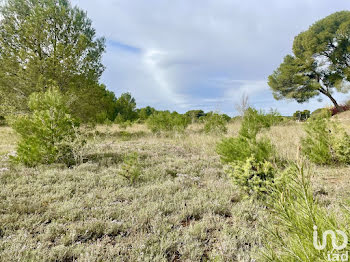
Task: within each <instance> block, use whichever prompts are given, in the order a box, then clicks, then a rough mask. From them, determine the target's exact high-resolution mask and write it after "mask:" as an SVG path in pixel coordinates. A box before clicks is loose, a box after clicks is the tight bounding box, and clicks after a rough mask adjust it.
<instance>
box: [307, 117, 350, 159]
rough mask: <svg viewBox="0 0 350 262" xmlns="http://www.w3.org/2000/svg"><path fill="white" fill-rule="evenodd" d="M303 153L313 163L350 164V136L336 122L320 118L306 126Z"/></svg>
mask: <svg viewBox="0 0 350 262" xmlns="http://www.w3.org/2000/svg"><path fill="white" fill-rule="evenodd" d="M304 129H305V132H306V137H305V138H304V139H302V141H301V144H302V152H303V154H304V155H305V156H306V157H308V158H309V159H310V161H312V162H313V163H316V164H320V165H330V164H333V163H342V164H349V163H350V155H349V153H350V149H349V148H350V136H349V135H348V134H347V133H346V132H345V130H344V129H343V128H341V127H340V126H339V125H338V124H337V123H336V122H331V121H330V120H329V119H325V118H319V119H314V120H311V121H308V122H307V123H306V124H305V127H304Z"/></svg>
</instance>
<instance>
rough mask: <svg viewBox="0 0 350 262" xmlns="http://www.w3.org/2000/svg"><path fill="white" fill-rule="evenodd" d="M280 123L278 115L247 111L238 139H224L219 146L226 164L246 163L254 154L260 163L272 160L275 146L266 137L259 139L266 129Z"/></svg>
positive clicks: (219, 151) (220, 153)
mask: <svg viewBox="0 0 350 262" xmlns="http://www.w3.org/2000/svg"><path fill="white" fill-rule="evenodd" d="M277 122H279V117H278V116H277V114H276V113H272V114H264V113H262V112H258V111H257V110H255V109H252V108H249V109H247V110H246V112H245V115H244V117H243V120H242V124H241V128H240V130H239V133H238V137H233V138H224V139H223V140H222V141H221V142H220V143H218V145H217V152H218V154H219V155H220V157H221V160H222V161H223V162H224V163H230V162H234V161H236V160H238V161H246V159H247V158H249V157H251V156H252V155H253V154H254V155H255V158H256V160H257V161H258V162H264V161H265V160H267V161H268V160H270V159H271V158H272V156H273V154H274V146H273V145H272V144H271V142H270V140H269V139H268V138H266V137H262V138H260V139H258V138H257V134H258V132H259V131H261V130H262V129H264V128H269V127H270V126H271V125H273V124H275V123H277Z"/></svg>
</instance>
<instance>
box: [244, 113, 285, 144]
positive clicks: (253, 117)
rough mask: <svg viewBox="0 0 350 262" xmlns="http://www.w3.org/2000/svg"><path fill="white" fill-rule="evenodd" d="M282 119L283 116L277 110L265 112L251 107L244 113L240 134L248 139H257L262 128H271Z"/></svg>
mask: <svg viewBox="0 0 350 262" xmlns="http://www.w3.org/2000/svg"><path fill="white" fill-rule="evenodd" d="M282 120H283V119H282V117H281V116H280V115H279V114H278V113H277V112H276V111H271V112H270V113H267V114H265V113H264V112H261V111H260V112H259V111H258V110H256V109H254V108H251V107H250V108H248V109H247V110H246V112H245V113H244V116H243V121H242V126H241V129H240V131H239V135H240V136H242V137H245V138H248V139H255V138H256V135H257V134H258V133H259V132H260V131H261V130H262V129H266V128H269V127H271V126H273V125H275V124H277V123H279V122H281V121H282Z"/></svg>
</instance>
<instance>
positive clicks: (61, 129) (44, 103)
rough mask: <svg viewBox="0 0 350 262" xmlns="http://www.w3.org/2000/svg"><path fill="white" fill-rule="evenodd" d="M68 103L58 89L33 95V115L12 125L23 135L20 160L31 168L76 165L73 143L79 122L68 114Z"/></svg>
mask: <svg viewBox="0 0 350 262" xmlns="http://www.w3.org/2000/svg"><path fill="white" fill-rule="evenodd" d="M64 101H65V99H64V97H63V96H62V95H61V94H60V92H59V91H58V89H56V88H51V89H49V90H47V91H46V92H45V93H33V94H32V95H30V98H29V104H28V106H29V108H30V111H31V114H30V115H25V116H19V117H18V118H16V119H15V120H14V121H13V123H12V127H13V128H14V130H15V131H16V132H17V133H18V134H19V135H20V141H19V143H18V146H17V157H16V158H15V160H16V161H18V162H21V163H23V164H25V165H27V166H36V165H38V164H51V163H57V162H58V163H65V164H67V165H72V164H74V163H75V162H76V159H75V154H74V153H75V152H74V148H73V144H74V143H75V142H76V140H77V133H78V130H77V127H78V123H77V122H76V121H75V120H74V118H72V117H71V116H70V115H69V114H68V108H67V106H66V104H65V102H64ZM81 143H83V141H81ZM76 146H78V145H76ZM80 146H82V145H80Z"/></svg>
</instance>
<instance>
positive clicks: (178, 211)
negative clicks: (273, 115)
mask: <svg viewBox="0 0 350 262" xmlns="http://www.w3.org/2000/svg"><path fill="white" fill-rule="evenodd" d="M238 128H239V123H238V122H236V123H233V124H230V126H229V134H228V135H235V134H237V130H238ZM200 130H201V126H200V125H192V126H191V127H190V128H189V129H188V130H187V131H186V133H185V134H173V135H170V136H155V135H153V134H151V133H150V132H149V131H148V130H146V129H145V127H144V126H143V125H134V126H132V127H129V128H127V129H126V130H121V129H119V128H118V127H117V126H116V125H113V126H109V127H108V126H98V127H97V128H96V130H95V131H93V132H92V133H93V135H92V136H91V140H90V141H89V152H88V155H87V159H88V160H89V161H88V162H87V163H85V164H82V165H80V166H78V167H75V168H73V169H68V168H65V167H62V166H59V165H53V166H41V167H38V168H25V167H19V166H12V165H11V164H10V163H9V162H8V161H7V154H9V153H11V152H12V151H13V150H14V149H15V142H16V137H15V135H14V134H13V132H12V131H11V129H10V128H6V127H2V128H0V148H1V154H2V159H1V164H2V166H3V167H2V168H1V169H0V185H1V191H0V261H254V258H255V257H256V255H257V254H258V251H259V249H260V248H261V240H262V238H263V237H264V232H263V231H262V230H261V226H260V223H266V214H265V211H264V209H263V208H262V207H261V206H259V205H258V204H256V203H254V202H251V201H248V200H244V199H242V197H241V195H240V193H239V191H238V190H237V188H235V187H233V186H232V185H231V183H230V181H228V179H227V178H226V176H225V175H224V173H223V171H222V165H221V163H220V160H219V157H218V156H217V154H216V153H215V146H216V143H217V141H219V140H220V137H216V136H209V135H205V134H203V133H202V132H200ZM302 133H303V132H302V128H301V126H300V125H299V124H291V125H288V126H276V127H273V128H272V129H271V130H270V131H269V132H267V135H268V136H269V137H270V138H271V139H272V141H273V143H274V144H275V145H276V146H277V148H278V152H279V154H280V155H281V156H283V157H284V158H287V159H290V160H293V159H295V158H296V154H297V153H296V152H297V148H298V145H299V139H300V136H302ZM131 152H137V153H138V155H139V164H140V168H141V173H142V175H141V178H140V180H139V181H138V182H137V183H135V184H130V182H129V181H128V180H126V179H125V178H123V177H122V176H120V175H119V172H120V166H121V164H122V163H123V158H124V155H125V154H128V153H131ZM315 170H316V174H317V177H315V178H314V184H315V189H316V191H317V192H321V193H319V196H320V199H321V200H322V203H324V205H327V206H329V207H330V208H336V205H337V204H338V203H339V202H340V201H341V200H342V199H344V198H345V197H346V194H347V193H348V192H349V190H350V186H349V184H348V181H349V179H348V178H349V177H348V176H349V168H347V167H338V168H334V167H333V168H326V167H315Z"/></svg>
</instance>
